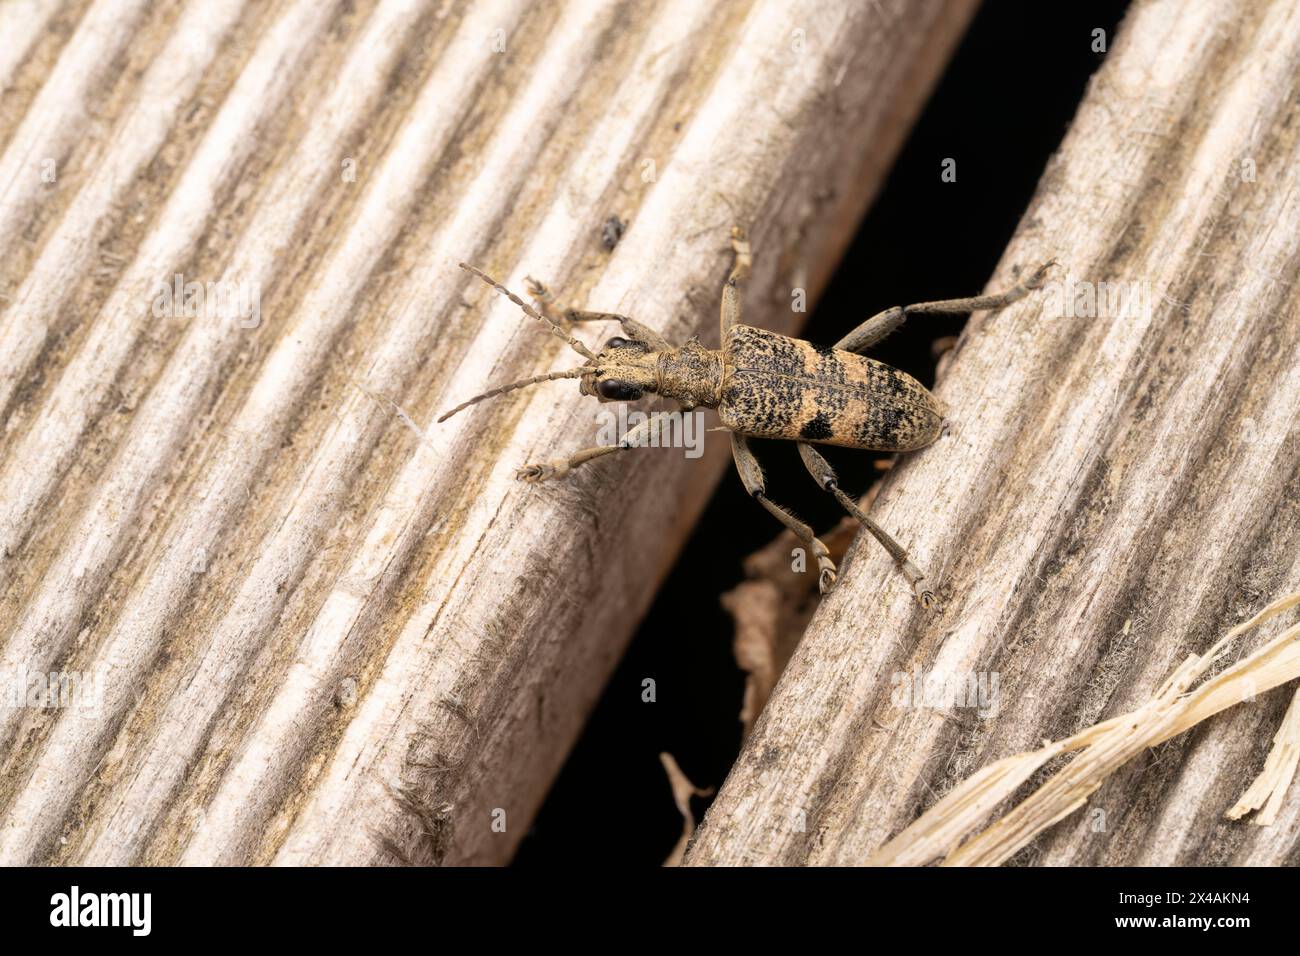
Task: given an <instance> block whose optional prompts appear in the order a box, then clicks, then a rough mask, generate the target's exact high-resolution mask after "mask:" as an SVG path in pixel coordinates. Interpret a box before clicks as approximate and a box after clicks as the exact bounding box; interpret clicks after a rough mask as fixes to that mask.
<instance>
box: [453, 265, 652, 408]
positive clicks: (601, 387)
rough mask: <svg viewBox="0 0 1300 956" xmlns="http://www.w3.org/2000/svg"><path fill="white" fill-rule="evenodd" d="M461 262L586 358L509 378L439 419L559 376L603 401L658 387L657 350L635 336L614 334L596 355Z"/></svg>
mask: <svg viewBox="0 0 1300 956" xmlns="http://www.w3.org/2000/svg"><path fill="white" fill-rule="evenodd" d="M460 266H461V268H462V269H464V270H466V271H467V272H472V273H473V274H474V275H476V276H478V277H479V278H480V279H482V280H483V281H484V282H486V283H487V284H488V285H490V286H492V287H493V288H494V289H496V290H497V291H498V292H500V293H501V294H502V295H504V296H506V297H507V298H509V299H510V301H511V302H513V303H514V304H515V305H517V306H519V308H521V309H523V310H524V312H525V313H526V314H527V315H530V316H532V317H533V318H535V319H537V320H539V321H541V322H544V323H546V325H547V326H548V327H549V329H550V331H551V334H553V335H555V336H557V337H558V338H560V339H563V340H564V341H565V342H567V343H568V344H569V348H571V349H573V351H575V352H577V353H578V354H579V355H581V356H582V357H583V359H585V362H584V363H583V364H582V365H580V366H578V367H577V368H570V369H565V370H564V371H562V372H548V373H547V374H545V375H534V376H533V377H532V378H525V379H521V380H520V381H518V382H510V383H509V384H507V385H500V386H498V387H496V388H493V389H490V390H489V391H486V392H484V393H482V394H481V395H475V396H474V397H473V398H471V399H469V400H467V401H464V402H461V403H460V404H459V405H457V406H456V407H455V408H453V409H451V411H448V412H444V413H443V414H442V415H441V416H440V417H439V418H438V421H440V422H445V421H446V420H447V419H449V418H451V416H452V415H455V414H456V413H457V412H459V411H460V410H461V409H464V408H469V407H470V406H471V405H476V404H478V403H479V402H481V401H483V400H484V399H487V398H494V397H495V396H497V395H504V394H505V393H506V392H513V391H515V390H516V389H520V388H527V387H528V386H529V385H537V384H538V383H540V382H553V381H555V380H556V379H561V378H576V379H578V380H579V382H578V387H579V389H580V390H581V391H582V394H584V395H594V396H595V397H596V398H598V399H599V400H600V401H602V402H633V401H636V400H637V399H638V398H640V397H641V396H642V395H644V394H645V393H646V392H653V391H655V390H656V389H657V388H658V386H659V378H658V373H657V371H656V368H657V364H658V357H659V353H658V352H655V351H653V350H652V349H651V348H650V346H649V345H647V344H646V343H645V342H641V341H638V340H637V339H625V338H619V337H615V338H612V339H610V340H609V341H608V342H606V343H605V347H604V348H602V349H601V350H600V354H599V355H596V354H595V353H593V352H592V351H591V349H589V348H587V346H585V345H583V344H582V342H580V341H578V340H577V339H575V338H574V337H573V336H572V335H570V334H569V333H568V332H567V331H565V330H564V329H563V328H561V327H560V326H559V325H558V324H556V323H555V322H553V321H551V320H550V319H549V318H547V317H546V316H544V315H542V314H540V313H538V312H537V310H536V309H534V308H532V307H531V306H530V305H528V303H526V302H525V301H524V300H523V299H521V298H519V296H517V295H515V294H514V293H513V292H511V291H510V290H509V289H507V288H506V287H505V286H503V285H502V284H501V283H499V282H497V281H496V280H495V279H493V278H492V277H491V276H489V275H487V274H485V273H483V272H481V271H479V270H478V269H475V268H474V267H473V266H471V265H466V264H465V263H463V262H462V263H461V264H460Z"/></svg>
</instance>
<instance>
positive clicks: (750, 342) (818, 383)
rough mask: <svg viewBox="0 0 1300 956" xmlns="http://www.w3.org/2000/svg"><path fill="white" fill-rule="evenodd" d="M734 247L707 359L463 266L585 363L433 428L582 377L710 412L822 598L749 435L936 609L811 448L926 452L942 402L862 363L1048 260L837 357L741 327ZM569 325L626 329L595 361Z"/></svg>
mask: <svg viewBox="0 0 1300 956" xmlns="http://www.w3.org/2000/svg"><path fill="white" fill-rule="evenodd" d="M731 245H732V249H733V251H734V252H735V263H734V265H733V267H732V270H731V275H730V276H728V278H727V281H726V284H725V285H724V286H723V287H722V336H721V339H720V346H721V347H720V348H718V349H707V348H705V347H704V346H702V345H700V343H699V342H698V341H697V340H696V339H694V338H692V339H690V340H689V341H687V342H686V343H685V344H683V345H680V346H672V345H670V344H669V343H668V342H667V341H666V340H665V339H664V338H663V337H662V336H660V335H659V333H657V332H655V331H654V330H653V329H650V328H647V327H646V326H644V325H642V324H641V323H640V322H637V321H636V320H634V319H631V318H628V317H627V316H625V315H618V314H616V313H612V312H587V311H581V310H577V309H564V308H561V307H558V306H556V305H555V304H554V302H553V301H552V299H551V294H550V292H549V290H547V289H546V287H545V286H544V285H543V284H541V283H540V282H536V281H535V280H532V279H529V280H527V281H528V285H529V291H530V293H531V294H532V295H533V296H534V297H535V298H536V299H537V300H538V304H539V307H540V308H541V311H540V312H538V311H537V310H536V309H534V308H532V307H531V306H529V305H528V304H527V303H526V302H524V301H523V300H522V299H520V298H519V297H518V296H517V295H515V294H514V293H513V292H511V291H510V290H509V289H507V288H506V287H505V286H503V285H501V284H500V283H499V282H497V281H496V280H494V279H492V278H491V277H489V276H487V275H485V274H484V273H482V272H480V271H479V270H478V269H475V268H474V267H473V266H470V265H466V264H465V263H461V268H463V269H466V270H468V271H469V272H472V273H474V274H475V275H476V276H478V277H479V278H480V279H482V280H483V281H484V282H486V283H488V284H489V285H491V286H493V287H494V288H495V289H497V290H498V291H499V292H501V293H503V294H504V295H506V296H507V297H509V299H510V300H511V301H512V302H514V303H515V304H516V305H518V306H519V307H520V308H521V309H523V310H524V312H526V313H527V314H528V315H530V316H532V317H533V318H535V319H539V320H540V321H542V322H545V323H546V324H547V325H548V326H549V328H550V330H551V332H552V333H553V334H555V335H557V336H559V337H560V338H562V339H564V340H565V341H566V342H567V343H568V344H569V346H570V348H572V349H573V350H574V351H575V352H577V353H578V354H579V355H581V356H582V357H583V359H584V363H583V364H582V365H580V366H578V367H577V368H572V369H567V370H565V371H562V372H551V373H549V374H547V375H537V376H534V377H532V378H527V379H523V380H522V381H518V382H511V383H510V384H508V385H503V386H501V387H499V388H494V389H492V390H491V391H488V392H484V393H483V394H482V395H476V396H475V397H474V398H471V399H469V400H468V401H465V402H462V403H461V404H460V405H457V406H456V407H455V408H453V409H451V410H450V411H448V412H446V413H445V414H443V415H442V416H441V417H440V418H439V419H438V421H440V422H442V421H446V420H447V419H448V418H450V417H451V416H452V415H454V414H456V413H457V412H459V411H461V410H462V409H464V408H467V407H469V406H470V405H473V404H475V403H477V402H480V401H482V400H483V399H485V398H491V397H493V396H495V395H501V394H503V393H505V392H509V391H513V390H515V389H518V388H524V387H526V386H529V385H535V384H537V383H539V382H546V381H554V380H556V379H563V378H576V379H578V380H579V389H580V390H581V392H582V394H584V395H592V396H595V397H596V399H598V400H599V401H601V402H631V401H636V400H637V399H639V398H641V396H643V395H645V394H655V395H661V396H663V397H665V398H670V399H673V400H674V401H676V402H677V403H678V404H679V405H680V406H681V407H682V408H683V409H692V408H701V407H702V408H715V409H717V411H718V417H719V418H720V419H721V421H722V424H723V426H724V427H725V428H726V429H727V430H728V431H729V432H730V433H731V451H732V455H733V456H734V458H735V461H736V469H737V471H739V472H740V478H741V481H742V482H744V485H745V489H746V490H747V491H748V492H749V493H750V495H751V496H753V498H754V499H755V500H756V501H757V502H758V503H759V504H760V505H762V506H763V507H764V508H766V509H767V510H768V511H769V512H771V514H772V515H773V516H774V517H775V518H776V519H777V520H778V521H780V522H781V523H782V524H783V525H785V526H786V527H787V528H789V529H790V530H791V531H793V532H794V534H795V535H796V536H797V537H798V538H799V539H800V540H801V541H803V542H804V544H806V545H807V546H808V547H809V549H810V550H811V551H812V553H813V555H814V556H815V557H816V559H817V565H818V571H819V577H818V585H819V587H820V589H821V591H822V593H823V594H824V593H825V592H826V591H828V590H830V588H831V587H832V585H834V583H835V564H834V562H833V561H832V560H831V557H830V554H829V552H828V551H827V549H826V546H825V545H824V544H822V542H821V541H820V540H819V539H818V538H817V537H816V536H815V535H814V534H813V531H812V528H810V527H809V526H808V525H806V524H804V523H803V522H802V521H800V520H799V519H798V518H796V517H794V516H793V515H792V514H790V513H789V512H788V511H786V510H785V509H784V508H782V507H781V506H780V505H778V504H776V503H775V502H773V501H772V500H771V499H769V498H768V497H767V492H766V486H765V484H764V481H763V470H762V468H761V467H760V466H759V464H758V460H757V459H756V458H755V457H754V453H753V451H751V450H750V447H749V442H748V440H747V439H748V438H750V437H754V438H784V439H789V440H791V441H794V442H797V443H798V448H799V455H800V457H802V458H803V462H804V465H805V466H806V467H807V469H808V471H809V472H810V473H811V474H812V476H813V478H814V479H815V480H816V481H817V483H818V484H819V485H821V487H822V489H823V490H825V491H827V492H829V493H830V494H832V495H834V496H835V499H836V500H837V501H838V502H839V503H840V505H841V506H843V508H844V509H845V510H846V511H847V512H848V513H849V514H851V515H853V516H854V517H855V518H857V519H858V521H860V522H861V523H862V525H863V526H864V527H865V528H866V529H867V530H868V531H870V532H871V534H872V535H873V536H874V537H875V538H876V540H878V541H879V542H880V543H881V544H882V545H883V546H884V547H885V549H886V550H887V551H888V552H889V554H890V556H891V557H892V558H893V559H894V563H895V564H896V565H897V567H898V569H899V570H900V571H901V572H902V574H903V575H904V576H905V577H906V578H907V580H908V582H909V583H910V584H911V586H912V590H913V592H914V593H915V595H916V597H917V600H918V601H920V603H921V604H922V606H924V607H930V606H931V605H932V604H933V603H934V593H933V591H932V590H931V589H930V587H929V585H928V583H927V581H926V577H925V575H924V574H923V573H922V572H921V571H920V570H919V569H918V568H917V567H916V565H915V564H913V563H912V561H911V559H910V558H909V557H908V554H907V551H906V549H904V548H903V546H902V545H900V544H899V543H898V542H897V541H895V540H894V538H893V536H891V535H890V534H889V533H888V532H886V531H885V530H884V529H883V528H881V527H880V526H879V525H878V524H876V523H875V522H874V521H872V520H871V518H869V517H868V516H867V515H866V514H865V513H864V512H863V511H862V509H861V508H859V507H858V504H857V502H856V501H855V500H854V499H853V498H852V497H851V496H850V495H849V494H847V493H846V492H845V491H844V490H843V489H841V488H840V486H839V481H838V479H837V478H836V475H835V471H834V470H833V469H832V468H831V466H830V464H829V463H828V462H827V461H826V459H825V458H824V457H823V456H822V454H821V453H820V452H818V451H817V449H816V448H814V447H813V445H815V444H821V445H840V446H844V447H847V448H861V449H864V450H870V451H896V452H903V451H915V450H916V449H918V448H924V447H925V446H926V445H929V444H930V443H931V442H933V441H934V440H935V439H937V438H938V437H939V435H940V432H941V430H942V428H943V422H944V410H943V406H942V404H941V403H940V402H939V400H938V398H936V397H935V396H934V395H933V394H932V393H931V392H930V391H929V389H927V388H926V387H925V386H924V385H922V384H921V383H920V382H918V381H917V380H916V379H914V378H912V377H911V376H910V375H908V374H907V373H905V372H900V371H899V370H898V369H896V368H891V367H890V366H888V365H885V364H884V363H882V362H877V361H875V360H874V359H869V358H866V357H864V356H863V355H862V354H861V353H862V352H864V351H865V350H866V349H868V348H870V347H871V346H872V345H875V344H876V343H877V342H879V341H880V340H881V339H883V338H885V336H887V335H889V334H890V333H891V332H893V331H894V330H895V329H897V328H898V327H899V326H900V325H902V324H903V322H904V321H906V319H907V317H908V316H910V315H920V314H925V313H931V314H933V313H951V314H962V313H966V312H974V311H976V310H979V309H1000V308H1002V307H1003V306H1006V305H1009V304H1010V303H1012V302H1015V301H1017V300H1018V299H1021V298H1024V297H1025V296H1026V295H1028V294H1029V292H1030V291H1032V290H1033V289H1037V288H1038V287H1039V286H1041V285H1042V282H1043V277H1044V276H1045V275H1046V273H1047V270H1048V269H1049V268H1051V266H1052V265H1053V262H1050V261H1049V262H1047V263H1045V264H1044V265H1042V266H1040V267H1039V268H1037V269H1035V270H1033V271H1032V272H1031V273H1029V275H1028V276H1026V277H1025V278H1024V279H1022V280H1021V281H1020V282H1019V283H1018V284H1017V285H1016V286H1015V287H1014V288H1012V289H1010V290H1008V291H1006V292H1002V293H999V294H996V295H984V296H973V297H970V298H965V299H945V300H943V301H939V302H920V303H917V304H915V305H908V306H895V307H893V308H891V309H886V310H885V311H883V312H880V313H878V314H876V315H874V316H872V317H871V318H869V319H867V321H865V322H863V323H862V324H861V325H859V326H858V327H857V328H856V329H854V330H853V331H852V332H850V333H849V334H848V335H846V336H844V338H842V339H840V340H839V341H838V342H836V343H835V344H834V345H833V346H832V347H830V348H817V347H815V346H813V345H810V344H809V343H807V342H804V341H802V340H800V339H794V338H789V337H788V336H784V335H778V334H777V333H775V332H768V331H766V330H764V329H758V328H754V327H753V326H749V325H742V324H741V322H740V283H741V282H742V281H743V280H744V279H745V277H746V276H748V275H749V271H750V266H751V262H752V260H751V255H750V248H749V242H748V240H747V239H746V236H745V232H744V230H742V229H740V228H735V229H733V230H732V236H731ZM565 320H567V321H568V322H592V321H605V320H608V321H614V322H619V323H620V324H621V325H622V327H623V335H622V336H617V337H615V338H612V339H610V340H609V341H607V342H606V343H605V346H604V348H602V349H601V351H600V353H599V354H595V353H593V352H592V351H591V350H590V349H588V348H587V347H586V346H585V345H583V344H582V342H580V341H579V340H577V339H576V338H574V337H573V336H572V335H570V334H569V333H568V332H567V331H566V330H565V326H564V324H563V323H564V321H565ZM660 421H661V420H660V419H659V418H657V417H654V416H651V417H650V418H649V419H648V420H646V421H645V422H643V423H642V424H640V425H638V426H636V427H635V428H631V429H629V430H628V431H627V432H626V433H625V434H624V435H623V437H622V438H621V439H620V440H619V441H618V443H617V444H614V445H600V446H597V447H594V448H585V449H583V450H582V451H579V452H577V453H575V454H573V455H571V456H569V457H567V458H560V459H556V460H555V461H550V462H546V463H544V464H537V465H528V466H526V467H524V468H521V469H520V470H519V472H518V477H519V478H520V479H521V480H524V481H545V480H547V479H550V478H561V477H563V476H564V475H566V474H568V472H570V471H571V470H573V469H574V468H577V467H578V466H579V465H583V464H586V463H587V462H589V461H591V460H593V459H595V458H599V457H601V456H602V455H608V454H612V453H613V452H617V451H623V450H627V449H631V448H636V447H640V446H642V445H644V444H646V443H647V439H648V438H650V437H651V435H652V433H653V431H654V430H655V429H657V428H658V427H659V424H660Z"/></svg>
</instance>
